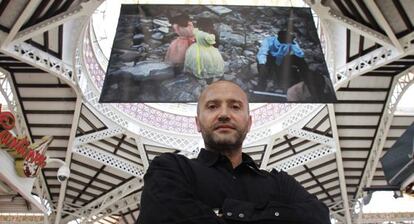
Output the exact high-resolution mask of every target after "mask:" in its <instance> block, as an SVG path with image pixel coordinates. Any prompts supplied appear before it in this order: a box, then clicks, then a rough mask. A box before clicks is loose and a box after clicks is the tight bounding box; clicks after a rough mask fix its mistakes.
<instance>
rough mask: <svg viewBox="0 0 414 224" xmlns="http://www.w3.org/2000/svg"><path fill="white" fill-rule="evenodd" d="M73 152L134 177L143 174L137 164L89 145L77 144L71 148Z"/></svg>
mask: <svg viewBox="0 0 414 224" xmlns="http://www.w3.org/2000/svg"><path fill="white" fill-rule="evenodd" d="M73 153H76V154H79V155H82V156H85V157H87V158H89V159H92V160H95V161H98V162H100V163H102V164H105V165H107V166H110V167H113V168H116V169H118V170H121V171H123V172H125V173H128V174H130V175H133V176H136V177H140V178H142V177H143V176H144V171H143V170H142V168H141V167H140V166H138V165H137V164H134V163H131V162H129V161H126V160H124V159H121V158H119V157H118V156H116V155H114V154H111V153H108V152H105V151H103V150H100V149H95V148H92V147H91V146H89V145H81V146H77V147H75V148H74V149H73Z"/></svg>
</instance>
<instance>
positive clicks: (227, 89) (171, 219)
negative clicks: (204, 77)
mask: <svg viewBox="0 0 414 224" xmlns="http://www.w3.org/2000/svg"><path fill="white" fill-rule="evenodd" d="M196 123H197V128H198V131H199V132H201V134H202V136H203V139H204V143H205V147H206V149H202V150H201V152H200V154H199V155H198V158H197V159H192V160H190V159H187V158H186V157H184V156H181V155H177V154H172V153H167V154H163V155H161V156H159V157H157V158H155V159H154V160H153V161H152V163H151V165H150V167H149V168H148V171H147V173H146V175H145V177H144V182H145V186H144V190H143V193H142V198H141V206H140V207H141V211H140V217H139V218H138V221H137V223H139V224H161V223H163V224H164V223H165V224H219V223H220V224H236V223H240V224H241V223H249V224H270V223H272V224H275V223H283V224H286V223H309V224H328V223H330V220H329V212H328V209H327V207H326V206H325V205H324V204H323V203H321V202H319V201H318V200H317V199H316V197H314V196H313V195H310V194H309V193H307V192H306V190H305V189H304V188H303V187H301V186H300V185H299V183H298V182H296V181H295V180H294V179H293V178H292V177H290V176H289V175H287V174H286V173H285V172H277V171H275V170H273V171H272V172H270V173H269V172H267V171H264V170H260V169H259V168H258V167H257V165H256V164H255V162H254V161H253V160H252V158H250V157H249V156H248V155H247V154H244V153H242V143H243V140H244V138H245V137H246V134H247V132H248V131H249V129H250V126H251V124H252V119H251V116H250V115H249V106H248V100H247V95H246V93H245V92H243V90H242V89H241V88H240V87H239V86H237V85H236V84H234V83H232V82H229V81H218V82H215V83H213V84H211V85H210V86H208V87H207V88H206V89H205V90H204V91H203V92H202V93H201V95H200V98H199V101H198V107H197V118H196Z"/></svg>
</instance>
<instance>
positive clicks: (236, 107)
mask: <svg viewBox="0 0 414 224" xmlns="http://www.w3.org/2000/svg"><path fill="white" fill-rule="evenodd" d="M232 108H233V109H235V110H240V109H241V106H240V105H238V104H234V105H233V106H232Z"/></svg>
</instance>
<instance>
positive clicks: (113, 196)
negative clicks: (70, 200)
mask: <svg viewBox="0 0 414 224" xmlns="http://www.w3.org/2000/svg"><path fill="white" fill-rule="evenodd" d="M142 186H143V180H142V178H133V179H131V180H130V181H128V182H126V183H125V184H123V185H122V186H119V187H118V188H116V189H113V190H111V191H110V192H108V193H106V194H105V195H103V196H101V197H99V198H97V199H95V200H94V201H93V202H91V203H89V204H87V205H85V206H83V207H82V208H80V209H79V210H77V211H76V212H74V213H72V214H71V215H70V216H68V217H66V218H65V219H64V220H62V222H64V223H66V222H68V221H70V220H71V219H74V218H83V220H84V221H86V222H97V220H96V218H97V217H106V216H107V214H108V213H112V212H113V211H115V210H116V209H114V208H115V207H118V208H120V207H122V206H120V205H123V204H124V201H125V199H127V198H131V196H133V197H132V198H135V199H136V200H135V201H134V202H133V203H136V204H138V200H137V199H138V198H137V197H136V195H135V194H133V195H131V196H128V197H126V196H127V195H129V194H131V193H133V192H134V191H137V190H139V189H141V188H142ZM125 197H126V198H125ZM127 206H131V204H128V205H127ZM123 207H125V205H123ZM87 220H91V221H87Z"/></svg>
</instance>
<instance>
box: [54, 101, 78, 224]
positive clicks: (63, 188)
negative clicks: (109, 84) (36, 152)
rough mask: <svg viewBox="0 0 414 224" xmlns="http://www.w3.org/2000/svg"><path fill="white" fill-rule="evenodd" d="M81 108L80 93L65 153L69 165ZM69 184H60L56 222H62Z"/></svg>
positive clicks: (57, 223) (65, 182) (56, 223)
mask: <svg viewBox="0 0 414 224" xmlns="http://www.w3.org/2000/svg"><path fill="white" fill-rule="evenodd" d="M81 109H82V97H81V96H80V95H78V97H77V98H76V105H75V113H74V114H73V120H72V129H71V130H70V137H69V141H68V142H69V143H68V148H67V150H66V155H65V163H66V164H67V165H70V164H71V160H72V148H73V147H74V142H75V136H76V131H77V129H78V123H79V117H80V113H81ZM67 184H68V181H64V182H62V183H61V185H60V190H59V200H58V204H57V206H56V219H55V224H59V223H60V218H61V215H62V207H63V201H64V200H65V196H66V187H67Z"/></svg>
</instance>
